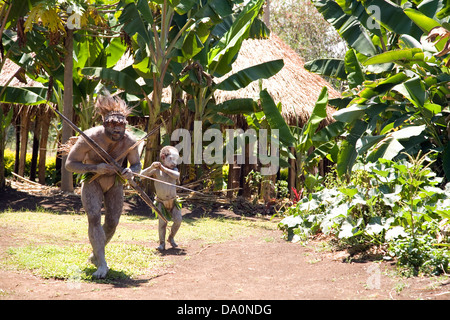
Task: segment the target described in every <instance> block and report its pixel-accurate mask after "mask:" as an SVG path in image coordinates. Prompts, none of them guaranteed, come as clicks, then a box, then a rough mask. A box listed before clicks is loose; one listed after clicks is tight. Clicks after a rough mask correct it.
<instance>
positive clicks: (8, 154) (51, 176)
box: [4, 149, 57, 184]
mask: <svg viewBox="0 0 450 320" xmlns="http://www.w3.org/2000/svg"><path fill="white" fill-rule="evenodd" d="M15 156H16V153H15V152H14V151H12V150H10V149H5V154H4V159H5V176H6V177H11V176H12V173H11V172H14V163H15ZM30 167H31V153H27V156H26V159H25V173H24V175H25V176H29V175H30ZM55 169H56V159H55V157H48V158H47V159H46V161H45V182H46V183H47V184H55V183H56V182H57V181H56V177H55V176H56V174H55Z"/></svg>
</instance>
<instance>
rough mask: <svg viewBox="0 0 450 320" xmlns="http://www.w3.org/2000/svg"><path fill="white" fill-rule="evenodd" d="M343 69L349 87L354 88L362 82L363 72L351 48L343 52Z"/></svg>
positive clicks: (363, 78)
mask: <svg viewBox="0 0 450 320" xmlns="http://www.w3.org/2000/svg"><path fill="white" fill-rule="evenodd" d="M345 71H346V73H347V80H348V85H349V86H350V88H356V87H357V86H359V85H361V84H362V83H363V82H364V80H365V77H364V73H363V71H362V70H361V66H360V65H359V61H358V58H357V57H356V54H355V51H354V50H353V49H349V50H347V53H346V54H345Z"/></svg>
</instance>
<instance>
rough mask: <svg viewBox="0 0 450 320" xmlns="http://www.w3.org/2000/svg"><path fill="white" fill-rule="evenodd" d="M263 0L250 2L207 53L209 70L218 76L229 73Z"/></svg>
mask: <svg viewBox="0 0 450 320" xmlns="http://www.w3.org/2000/svg"><path fill="white" fill-rule="evenodd" d="M263 4H264V0H250V1H249V2H248V3H247V5H246V6H245V7H244V9H243V10H242V12H241V13H240V14H239V15H238V17H237V19H236V20H235V21H234V23H233V25H232V26H231V28H230V29H229V30H228V31H227V32H226V33H225V34H224V35H223V36H222V38H221V39H219V41H218V42H217V44H216V46H215V47H214V48H212V49H211V50H210V51H209V52H208V65H209V69H210V70H212V71H214V73H217V74H218V75H224V74H226V73H228V72H229V71H231V64H232V62H233V61H234V59H235V57H236V55H237V54H238V52H239V50H240V48H241V45H242V41H244V39H246V38H247V37H248V34H249V31H250V27H251V25H252V23H253V20H254V19H255V18H256V16H257V15H258V13H259V11H260V9H261V7H262V5H263Z"/></svg>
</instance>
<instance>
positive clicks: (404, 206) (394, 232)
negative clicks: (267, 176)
mask: <svg viewBox="0 0 450 320" xmlns="http://www.w3.org/2000/svg"><path fill="white" fill-rule="evenodd" d="M428 160H429V159H428V157H426V156H423V157H420V156H419V157H417V158H416V159H412V158H410V159H408V161H407V160H406V159H404V160H401V161H398V162H394V161H392V160H385V159H379V160H378V161H377V162H375V163H367V164H358V165H357V169H356V171H355V172H354V174H353V175H352V179H351V181H350V182H349V184H348V185H343V184H342V183H341V184H335V185H334V186H333V187H330V188H324V189H322V190H320V191H318V192H315V193H311V194H309V195H307V196H306V197H304V198H303V199H302V200H301V201H299V202H298V203H297V204H296V206H293V207H291V208H289V209H287V211H286V212H285V214H286V217H285V218H284V219H283V220H282V221H281V222H280V224H279V227H280V228H281V229H282V230H284V231H285V233H286V235H287V237H288V238H289V239H291V240H293V241H302V240H306V239H307V238H308V237H309V236H311V235H313V234H316V233H318V232H322V233H324V234H328V235H334V236H336V237H337V238H338V239H339V241H341V242H342V243H347V244H351V245H355V244H361V243H363V244H377V245H381V244H385V243H391V247H392V248H391V249H392V250H391V251H390V252H391V253H392V254H393V255H395V256H397V257H398V258H399V259H398V261H399V263H400V264H402V265H405V259H406V260H409V259H410V258H411V259H412V257H413V256H411V255H409V256H408V255H407V254H403V252H406V251H404V250H401V248H400V247H401V246H403V247H405V245H406V244H405V243H408V241H410V240H411V239H412V240H411V241H413V245H415V248H416V249H417V250H418V251H420V252H422V251H424V250H428V249H426V248H428V247H425V246H423V245H419V243H421V242H420V241H419V239H424V238H423V236H424V235H427V236H428V237H430V239H432V238H433V239H435V238H436V237H437V235H438V233H439V222H441V221H442V220H443V218H445V217H448V216H449V215H450V183H449V184H447V185H446V188H445V189H441V188H439V187H438V185H439V184H440V183H441V182H442V178H439V177H437V176H436V174H435V173H434V172H433V171H431V170H430V169H429V168H428V166H429V164H428V165H427V166H425V165H424V164H425V162H429V161H428ZM426 239H428V238H426ZM402 241H403V242H402ZM405 241H406V242H405ZM427 243H430V246H431V242H430V241H428V242H427ZM397 244H398V246H399V247H398V248H397V249H396V246H397ZM436 250H441V251H442V250H444V251H445V252H446V250H447V249H445V248H444V249H438V248H436ZM444 251H442V252H444ZM436 252H437V251H436ZM415 256H417V255H415ZM430 257H431V256H430ZM433 257H436V255H435V254H433ZM423 259H424V260H427V259H428V258H426V257H425V256H424V257H423ZM430 259H431V258H430ZM442 259H444V260H445V259H447V263H444V262H443V261H441V263H440V264H442V265H444V266H446V267H445V268H447V267H448V254H447V253H446V254H444V255H442ZM442 259H441V260H442ZM428 260H429V259H428ZM428 260H427V261H428ZM416 265H418V264H417V263H415V262H411V266H416ZM431 269H433V268H431ZM431 269H430V268H429V269H427V270H429V271H433V272H434V271H435V269H436V268H434V269H433V270H431Z"/></svg>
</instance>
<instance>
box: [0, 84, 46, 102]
mask: <svg viewBox="0 0 450 320" xmlns="http://www.w3.org/2000/svg"><path fill="white" fill-rule="evenodd" d="M3 89H4V87H0V92H1V91H3ZM46 96H47V88H39V87H6V88H5V90H4V92H3V94H2V96H1V97H0V102H2V103H13V104H24V105H28V106H31V105H37V104H42V103H46V102H47V99H46Z"/></svg>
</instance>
